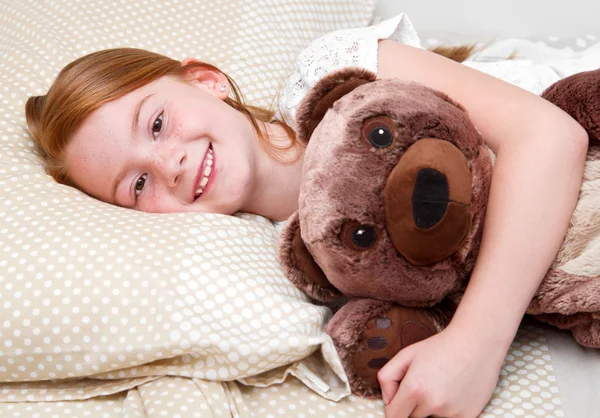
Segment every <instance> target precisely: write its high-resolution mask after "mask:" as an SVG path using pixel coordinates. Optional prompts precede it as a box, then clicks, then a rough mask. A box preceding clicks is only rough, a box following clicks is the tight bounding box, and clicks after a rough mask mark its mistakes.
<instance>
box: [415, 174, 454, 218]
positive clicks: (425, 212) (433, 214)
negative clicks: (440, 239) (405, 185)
mask: <svg viewBox="0 0 600 418" xmlns="http://www.w3.org/2000/svg"><path fill="white" fill-rule="evenodd" d="M412 200H413V218H414V219H413V220H414V222H415V225H416V226H417V227H419V228H422V229H428V228H431V227H432V226H434V225H435V224H437V223H438V222H440V221H441V220H442V217H443V216H444V213H446V208H447V207H448V202H449V197H448V180H446V176H445V175H444V174H443V173H440V172H439V171H437V170H435V169H433V168H429V167H428V168H422V169H420V170H419V172H418V173H417V180H416V182H415V188H414V190H413V196H412Z"/></svg>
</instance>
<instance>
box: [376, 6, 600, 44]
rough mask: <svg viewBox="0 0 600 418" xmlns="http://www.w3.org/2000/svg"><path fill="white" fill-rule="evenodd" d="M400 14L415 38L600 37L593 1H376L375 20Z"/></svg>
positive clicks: (598, 15) (598, 10)
mask: <svg viewBox="0 0 600 418" xmlns="http://www.w3.org/2000/svg"><path fill="white" fill-rule="evenodd" d="M400 12H405V13H406V14H407V15H408V16H409V17H410V19H411V21H412V22H413V24H414V25H415V28H416V29H417V32H418V33H419V34H429V33H457V34H463V35H469V36H473V37H476V38H482V37H483V38H495V37H507V36H508V37H513V36H514V37H543V36H557V37H572V36H583V35H587V34H591V35H597V36H600V1H598V0H500V1H490V0H433V1H432V0H408V1H402V0H379V1H378V4H377V8H376V15H381V16H384V17H388V16H389V17H391V16H393V15H395V14H397V13H400Z"/></svg>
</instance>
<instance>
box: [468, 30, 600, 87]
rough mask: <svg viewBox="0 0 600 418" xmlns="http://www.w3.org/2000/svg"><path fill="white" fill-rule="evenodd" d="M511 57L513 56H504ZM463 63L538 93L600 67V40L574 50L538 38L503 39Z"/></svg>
mask: <svg viewBox="0 0 600 418" xmlns="http://www.w3.org/2000/svg"><path fill="white" fill-rule="evenodd" d="M510 56H514V58H513V59H506V58H508V57H510ZM464 64H465V65H467V66H469V67H471V68H475V69H477V70H480V71H483V72H485V73H487V74H490V75H492V76H494V77H498V78H500V79H502V80H504V81H507V82H509V83H512V84H515V85H517V86H519V87H521V88H524V89H525V90H528V91H531V92H532V93H535V94H540V93H541V92H542V91H543V90H544V89H545V88H546V87H548V86H549V85H550V84H552V83H554V82H556V81H558V80H559V79H561V78H564V77H568V76H570V75H572V74H575V73H578V72H582V71H589V70H594V69H597V68H600V43H596V44H594V45H592V46H590V47H588V48H587V49H585V50H583V51H574V50H573V49H571V48H568V47H567V48H563V49H559V48H553V47H551V46H548V45H546V44H545V43H543V42H541V41H530V40H526V39H517V38H512V39H505V40H502V41H499V42H495V43H493V44H491V45H489V46H487V47H486V48H484V49H483V50H482V51H481V52H479V53H477V54H476V55H475V56H473V57H472V58H471V59H469V60H467V61H465V62H464Z"/></svg>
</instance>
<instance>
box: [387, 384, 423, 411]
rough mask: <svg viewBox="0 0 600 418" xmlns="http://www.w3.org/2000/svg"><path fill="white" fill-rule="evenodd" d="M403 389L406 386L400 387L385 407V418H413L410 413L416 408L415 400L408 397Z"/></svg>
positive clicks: (412, 397)
mask: <svg viewBox="0 0 600 418" xmlns="http://www.w3.org/2000/svg"><path fill="white" fill-rule="evenodd" d="M405 388H406V385H400V387H399V388H398V392H396V395H395V396H394V398H393V399H392V401H391V402H390V403H389V404H388V405H386V406H385V416H386V417H387V418H408V417H413V415H412V413H413V411H414V410H415V408H417V399H416V398H415V397H414V396H410V394H409V393H408V391H407V389H405Z"/></svg>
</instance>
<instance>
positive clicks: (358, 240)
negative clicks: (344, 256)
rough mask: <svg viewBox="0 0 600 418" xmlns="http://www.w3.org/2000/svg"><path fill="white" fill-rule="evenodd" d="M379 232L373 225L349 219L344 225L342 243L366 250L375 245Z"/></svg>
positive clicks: (341, 236)
mask: <svg viewBox="0 0 600 418" xmlns="http://www.w3.org/2000/svg"><path fill="white" fill-rule="evenodd" d="M377 238H378V234H377V231H376V230H375V228H374V227H372V226H371V225H365V224H359V223H358V222H356V221H348V222H346V223H345V224H344V225H343V226H342V232H341V234H340V239H341V241H342V244H343V245H344V246H346V247H348V248H351V249H353V250H356V251H364V250H368V249H369V248H371V247H373V245H374V244H375V243H376V242H377Z"/></svg>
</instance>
